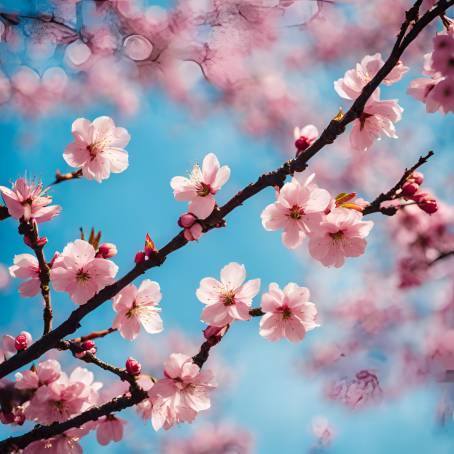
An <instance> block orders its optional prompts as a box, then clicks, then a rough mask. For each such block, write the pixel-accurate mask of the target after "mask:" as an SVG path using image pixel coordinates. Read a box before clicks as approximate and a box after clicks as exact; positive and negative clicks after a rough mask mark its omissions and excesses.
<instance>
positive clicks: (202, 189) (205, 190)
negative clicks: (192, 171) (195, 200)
mask: <svg viewBox="0 0 454 454" xmlns="http://www.w3.org/2000/svg"><path fill="white" fill-rule="evenodd" d="M210 194H211V187H210V185H209V184H206V183H203V182H200V183H198V185H197V195H198V196H199V197H206V196H207V195H210Z"/></svg>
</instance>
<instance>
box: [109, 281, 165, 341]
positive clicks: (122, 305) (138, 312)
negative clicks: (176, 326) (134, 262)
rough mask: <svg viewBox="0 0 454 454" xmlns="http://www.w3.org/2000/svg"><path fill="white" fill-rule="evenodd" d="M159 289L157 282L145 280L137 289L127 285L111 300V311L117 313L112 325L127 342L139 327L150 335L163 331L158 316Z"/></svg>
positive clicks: (137, 332)
mask: <svg viewBox="0 0 454 454" xmlns="http://www.w3.org/2000/svg"><path fill="white" fill-rule="evenodd" d="M161 298H162V295H161V289H160V287H159V284H158V283H157V282H154V281H151V280H150V279H145V280H144V281H142V283H141V284H140V286H139V288H137V287H136V286H135V285H134V284H129V285H128V286H126V287H125V288H124V289H123V290H121V291H120V292H119V293H118V294H117V295H116V296H115V297H114V298H113V306H112V307H113V309H114V311H115V312H117V315H116V317H115V320H114V322H113V324H112V327H113V328H117V329H118V331H119V332H120V334H121V335H122V336H123V337H124V338H125V339H128V340H134V339H135V338H136V337H137V336H138V334H139V332H140V325H142V326H143V328H144V329H145V331H146V332H147V333H150V334H156V333H160V332H161V331H162V330H163V325H162V320H161V317H160V316H159V312H160V310H161V309H160V308H159V307H157V306H158V304H159V302H160V301H161Z"/></svg>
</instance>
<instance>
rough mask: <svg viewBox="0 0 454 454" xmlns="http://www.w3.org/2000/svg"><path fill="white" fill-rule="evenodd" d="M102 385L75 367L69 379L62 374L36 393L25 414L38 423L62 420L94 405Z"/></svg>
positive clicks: (88, 373)
mask: <svg viewBox="0 0 454 454" xmlns="http://www.w3.org/2000/svg"><path fill="white" fill-rule="evenodd" d="M101 386H102V385H101V383H96V382H93V373H92V372H89V371H88V370H87V369H83V368H81V367H77V368H76V369H74V371H73V372H72V373H71V375H70V376H69V377H68V376H67V375H66V374H65V373H63V372H62V373H61V374H60V377H59V378H58V379H57V380H55V381H52V382H50V383H48V384H43V385H42V386H40V387H39V388H38V389H37V390H36V392H35V394H34V396H33V397H32V399H31V400H30V403H29V405H28V406H27V407H26V409H25V415H26V417H27V418H28V419H32V420H36V421H38V422H40V423H41V424H51V423H53V422H55V421H65V420H67V419H69V418H70V417H71V416H74V415H75V414H77V413H80V412H81V411H83V410H85V409H87V408H88V407H90V406H91V405H92V404H94V403H95V402H96V400H97V392H98V390H99V388H100V387H101Z"/></svg>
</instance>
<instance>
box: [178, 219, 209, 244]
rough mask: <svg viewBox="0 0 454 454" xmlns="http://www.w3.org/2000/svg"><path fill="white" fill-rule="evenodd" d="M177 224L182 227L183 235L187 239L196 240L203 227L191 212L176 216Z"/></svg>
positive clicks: (200, 234)
mask: <svg viewBox="0 0 454 454" xmlns="http://www.w3.org/2000/svg"><path fill="white" fill-rule="evenodd" d="M178 225H179V226H180V227H181V228H182V229H184V232H183V235H184V237H185V238H186V240H188V241H195V240H198V239H199V238H200V237H201V236H202V233H203V228H202V226H201V225H200V223H199V222H197V217H196V216H194V215H193V214H192V213H185V214H182V215H181V216H180V217H179V218H178Z"/></svg>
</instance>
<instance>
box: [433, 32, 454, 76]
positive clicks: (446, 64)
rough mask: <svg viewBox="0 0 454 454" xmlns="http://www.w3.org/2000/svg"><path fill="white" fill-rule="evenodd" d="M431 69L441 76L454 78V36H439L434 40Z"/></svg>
mask: <svg viewBox="0 0 454 454" xmlns="http://www.w3.org/2000/svg"><path fill="white" fill-rule="evenodd" d="M433 43H434V51H433V53H432V69H433V70H434V71H438V72H439V73H441V74H442V75H443V76H446V77H453V76H454V36H451V35H449V34H439V35H437V36H436V37H435V38H434V40H433Z"/></svg>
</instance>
